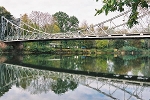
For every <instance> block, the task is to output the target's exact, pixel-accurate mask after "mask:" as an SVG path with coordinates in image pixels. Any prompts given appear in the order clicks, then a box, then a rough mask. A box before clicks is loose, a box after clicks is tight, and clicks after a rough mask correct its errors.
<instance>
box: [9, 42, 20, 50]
mask: <svg viewBox="0 0 150 100" xmlns="http://www.w3.org/2000/svg"><path fill="white" fill-rule="evenodd" d="M6 44H7V45H9V46H13V49H14V50H22V49H23V44H22V42H10V43H6Z"/></svg>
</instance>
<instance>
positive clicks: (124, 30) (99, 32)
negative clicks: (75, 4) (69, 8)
mask: <svg viewBox="0 0 150 100" xmlns="http://www.w3.org/2000/svg"><path fill="white" fill-rule="evenodd" d="M130 13H131V10H128V11H125V12H123V13H121V14H119V15H117V16H115V17H112V18H110V19H108V20H106V21H103V22H100V23H98V24H96V25H93V26H90V27H88V28H86V29H81V30H76V31H72V32H71V31H69V32H65V33H55V34H54V33H46V32H44V31H42V30H40V29H36V28H34V27H31V26H29V25H28V24H27V23H24V22H23V21H21V20H20V22H13V21H10V20H8V19H6V18H5V17H2V18H1V30H0V31H1V33H0V40H1V41H3V42H26V41H40V40H41V41H46V40H86V39H90V40H92V39H94V40H96V39H118V38H119V39H120V38H122V39H128V38H133V39H134V38H135V39H137V38H150V26H149V24H150V11H149V9H146V8H144V9H142V10H139V16H138V22H139V23H138V24H137V25H134V26H133V27H132V28H129V27H128V26H127V19H128V18H129V15H130ZM118 23H119V24H118Z"/></svg>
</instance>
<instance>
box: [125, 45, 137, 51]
mask: <svg viewBox="0 0 150 100" xmlns="http://www.w3.org/2000/svg"><path fill="white" fill-rule="evenodd" d="M123 50H124V51H139V49H138V48H136V47H132V46H123Z"/></svg>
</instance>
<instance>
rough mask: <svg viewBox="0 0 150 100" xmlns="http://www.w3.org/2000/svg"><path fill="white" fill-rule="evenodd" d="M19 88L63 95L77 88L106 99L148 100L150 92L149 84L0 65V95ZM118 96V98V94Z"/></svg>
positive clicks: (32, 92)
mask: <svg viewBox="0 0 150 100" xmlns="http://www.w3.org/2000/svg"><path fill="white" fill-rule="evenodd" d="M13 85H15V86H16V87H22V88H23V89H25V90H27V91H29V92H30V93H31V94H41V93H47V92H49V91H53V92H54V93H55V94H61V95H63V94H64V93H65V92H67V91H69V90H72V91H74V90H75V89H77V87H78V86H79V85H83V86H85V87H87V88H91V89H93V90H94V91H97V92H98V93H100V94H101V95H103V96H105V97H107V98H108V99H115V100H116V99H117V100H137V99H138V100H147V99H148V98H147V97H148V95H146V94H149V92H150V83H149V82H139V81H131V80H123V79H122V80H121V79H113V78H104V77H94V76H88V75H80V74H71V73H64V72H55V71H49V70H39V69H35V68H29V67H23V66H18V65H11V64H6V63H3V64H1V65H0V91H1V92H0V96H2V95H4V94H5V93H6V92H8V91H9V89H11V88H12V86H13ZM118 94H119V95H118Z"/></svg>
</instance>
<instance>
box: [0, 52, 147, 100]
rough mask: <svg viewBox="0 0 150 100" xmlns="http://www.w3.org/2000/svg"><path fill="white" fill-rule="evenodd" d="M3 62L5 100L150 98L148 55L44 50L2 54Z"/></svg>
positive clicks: (0, 92) (0, 85) (0, 84)
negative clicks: (71, 52) (42, 53)
mask: <svg viewBox="0 0 150 100" xmlns="http://www.w3.org/2000/svg"><path fill="white" fill-rule="evenodd" d="M35 58H36V59H35ZM0 62H1V64H0V96H1V99H2V100H17V99H18V100H21V99H25V100H26V99H29V100H32V99H36V100H41V99H42V100H48V99H54V100H60V99H61V100H81V98H82V100H101V99H102V100H110V99H117V100H137V99H140V100H149V99H150V97H149V93H150V80H149V72H150V68H149V57H145V56H144V57H143V56H141V57H140V56H135V57H127V56H126V57H125V56H124V57H114V56H113V55H99V56H98V55H97V56H83V55H74V56H68V55H67V56H66V55H46V54H44V55H24V56H21V55H20V56H18V57H14V56H9V57H8V56H2V57H1V59H0ZM28 65H29V66H28ZM31 67H32V68H31ZM51 69H52V70H54V69H55V71H52V70H51ZM74 73H75V74H74ZM90 73H92V74H90ZM129 74H130V75H131V76H128V75H129ZM113 75H116V76H113ZM117 75H118V76H117ZM121 75H123V76H121ZM95 76H96V77H95ZM100 76H101V77H100ZM102 76H103V77H102ZM132 76H134V77H133V78H135V77H136V79H133V78H132ZM139 76H141V77H139ZM142 76H143V77H142ZM121 77H129V78H121ZM144 77H145V78H144ZM137 78H143V79H142V80H137Z"/></svg>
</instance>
